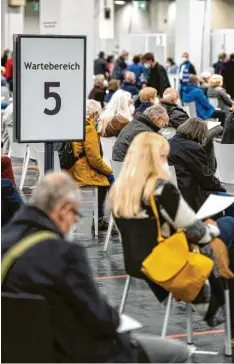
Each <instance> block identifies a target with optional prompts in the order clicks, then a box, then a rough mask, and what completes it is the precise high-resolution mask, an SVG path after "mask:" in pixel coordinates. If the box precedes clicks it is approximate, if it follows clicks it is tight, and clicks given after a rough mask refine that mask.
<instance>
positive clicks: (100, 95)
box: [89, 75, 106, 107]
mask: <svg viewBox="0 0 234 364" xmlns="http://www.w3.org/2000/svg"><path fill="white" fill-rule="evenodd" d="M104 80H105V76H104V75H96V76H95V78H94V86H93V88H92V90H91V91H90V93H89V99H91V100H95V101H98V102H100V104H101V107H104V98H105V95H106V92H105V86H104Z"/></svg>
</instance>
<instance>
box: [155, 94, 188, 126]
mask: <svg viewBox="0 0 234 364" xmlns="http://www.w3.org/2000/svg"><path fill="white" fill-rule="evenodd" d="M161 105H162V106H163V107H164V108H165V109H166V110H167V114H168V116H169V126H172V127H173V128H175V129H177V128H178V126H179V125H180V124H182V123H184V122H185V121H186V120H187V119H188V118H189V116H188V114H187V113H186V111H185V110H184V109H182V107H179V106H177V105H175V104H170V103H169V102H164V101H163V100H162V101H161Z"/></svg>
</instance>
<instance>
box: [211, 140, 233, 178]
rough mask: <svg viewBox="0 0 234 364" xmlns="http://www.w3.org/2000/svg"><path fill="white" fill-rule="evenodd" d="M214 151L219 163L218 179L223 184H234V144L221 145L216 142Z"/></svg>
mask: <svg viewBox="0 0 234 364" xmlns="http://www.w3.org/2000/svg"><path fill="white" fill-rule="evenodd" d="M214 150H215V157H216V161H217V176H218V178H219V179H220V181H221V182H223V183H230V184H234V167H233V155H234V144H220V143H217V142H214Z"/></svg>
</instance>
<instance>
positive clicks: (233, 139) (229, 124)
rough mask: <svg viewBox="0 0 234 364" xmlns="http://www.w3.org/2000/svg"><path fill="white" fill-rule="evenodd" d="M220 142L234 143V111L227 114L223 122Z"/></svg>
mask: <svg viewBox="0 0 234 364" xmlns="http://www.w3.org/2000/svg"><path fill="white" fill-rule="evenodd" d="M222 144H234V111H233V112H232V113H231V114H230V115H229V117H228V118H227V121H226V123H225V127H224V132H223V138H222ZM230 158H231V156H230Z"/></svg>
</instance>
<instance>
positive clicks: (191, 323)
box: [187, 304, 193, 345]
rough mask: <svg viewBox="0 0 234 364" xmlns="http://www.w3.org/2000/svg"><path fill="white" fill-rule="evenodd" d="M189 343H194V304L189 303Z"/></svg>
mask: <svg viewBox="0 0 234 364" xmlns="http://www.w3.org/2000/svg"><path fill="white" fill-rule="evenodd" d="M187 344H188V345H193V311H192V305H190V304H188V305H187Z"/></svg>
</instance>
